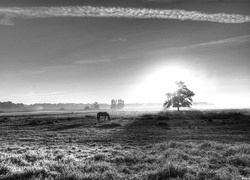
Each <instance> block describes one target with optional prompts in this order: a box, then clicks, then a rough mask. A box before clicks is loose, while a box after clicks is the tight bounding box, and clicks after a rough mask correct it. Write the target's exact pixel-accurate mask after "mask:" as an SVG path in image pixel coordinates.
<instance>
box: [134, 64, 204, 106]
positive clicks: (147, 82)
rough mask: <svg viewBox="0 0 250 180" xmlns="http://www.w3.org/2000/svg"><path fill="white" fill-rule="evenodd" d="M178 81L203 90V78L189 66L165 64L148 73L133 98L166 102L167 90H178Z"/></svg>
mask: <svg viewBox="0 0 250 180" xmlns="http://www.w3.org/2000/svg"><path fill="white" fill-rule="evenodd" d="M176 81H183V82H185V84H186V85H187V87H188V88H189V89H190V90H192V91H194V92H195V93H196V92H197V93H198V94H199V92H202V91H203V90H204V89H203V88H204V86H202V85H201V82H202V81H201V78H200V77H197V76H195V74H194V73H193V72H192V71H191V70H188V69H187V68H184V67H181V66H165V67H158V68H156V69H154V70H153V71H152V72H151V73H150V74H149V75H146V76H145V78H144V80H143V81H142V83H139V85H137V87H136V88H135V90H134V92H133V93H132V94H133V98H131V99H133V100H137V101H138V102H164V100H165V99H166V96H165V94H166V93H167V92H174V91H176V90H177V85H176V83H175V82H176Z"/></svg>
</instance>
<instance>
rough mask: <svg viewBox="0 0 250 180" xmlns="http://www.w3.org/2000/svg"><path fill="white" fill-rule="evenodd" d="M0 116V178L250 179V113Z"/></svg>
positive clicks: (69, 179) (116, 113)
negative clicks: (104, 118) (103, 118)
mask: <svg viewBox="0 0 250 180" xmlns="http://www.w3.org/2000/svg"><path fill="white" fill-rule="evenodd" d="M110 115H111V121H110V122H107V121H106V122H105V121H102V122H100V123H98V124H96V120H95V119H96V112H54V113H48V112H47V113H45V112H43V113H33V114H32V113H24V114H22V113H17V114H11V115H10V114H2V115H0V179H3V180H12V179H13V180H14V179H67V180H74V179H84V180H85V179H107V180H109V179H148V180H149V179H150V180H156V179H161V180H163V179H197V180H198V179H204V180H205V179H239V180H240V179H242V180H247V179H250V131H249V130H250V114H249V111H247V110H245V111H243V110H241V111H238V110H234V111H229V110H228V111H225V110H224V111H222V110H217V111H215V110H214V111H181V112H174V111H168V112H136V111H129V112H110Z"/></svg>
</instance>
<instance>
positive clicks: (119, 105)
mask: <svg viewBox="0 0 250 180" xmlns="http://www.w3.org/2000/svg"><path fill="white" fill-rule="evenodd" d="M124 106H125V104H124V101H123V100H121V99H118V100H115V99H112V100H111V106H110V109H114V110H119V109H123V108H124Z"/></svg>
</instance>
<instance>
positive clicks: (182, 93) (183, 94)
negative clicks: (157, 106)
mask: <svg viewBox="0 0 250 180" xmlns="http://www.w3.org/2000/svg"><path fill="white" fill-rule="evenodd" d="M175 83H176V85H177V86H178V89H177V91H176V92H173V93H170V92H169V93H166V96H167V100H166V101H165V103H164V104H163V107H165V108H169V107H171V106H172V107H177V109H178V111H180V107H190V106H191V105H192V102H193V100H192V96H194V95H195V94H194V93H193V91H191V90H189V89H188V88H187V86H186V85H185V83H184V82H182V81H179V82H175Z"/></svg>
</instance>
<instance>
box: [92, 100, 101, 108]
mask: <svg viewBox="0 0 250 180" xmlns="http://www.w3.org/2000/svg"><path fill="white" fill-rule="evenodd" d="M92 109H100V106H99V104H98V102H94V104H93V108H92Z"/></svg>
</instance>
